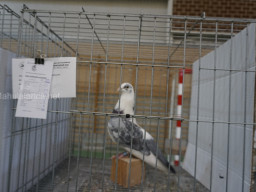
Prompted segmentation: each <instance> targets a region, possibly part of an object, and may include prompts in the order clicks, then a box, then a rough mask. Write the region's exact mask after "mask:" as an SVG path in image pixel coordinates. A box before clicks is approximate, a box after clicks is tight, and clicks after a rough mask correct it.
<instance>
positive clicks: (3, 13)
mask: <svg viewBox="0 0 256 192" xmlns="http://www.w3.org/2000/svg"><path fill="white" fill-rule="evenodd" d="M4 17H5V9H2V24H1V25H2V27H1V28H2V29H1V38H0V47H3V41H4V21H5V19H4Z"/></svg>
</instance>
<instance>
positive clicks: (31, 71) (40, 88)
mask: <svg viewBox="0 0 256 192" xmlns="http://www.w3.org/2000/svg"><path fill="white" fill-rule="evenodd" d="M52 71H53V62H52V61H45V63H44V64H43V65H40V64H31V63H26V62H25V63H24V66H23V73H22V80H21V85H20V93H19V97H18V103H17V109H16V115H15V116H16V117H29V118H39V119H46V116H47V108H48V99H49V93H50V88H51V81H52Z"/></svg>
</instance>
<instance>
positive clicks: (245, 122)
mask: <svg viewBox="0 0 256 192" xmlns="http://www.w3.org/2000/svg"><path fill="white" fill-rule="evenodd" d="M245 44H246V46H245V47H246V50H245V54H246V55H245V68H244V117H243V119H244V125H243V129H244V133H243V169H242V192H244V182H245V163H246V162H245V161H246V159H245V150H246V127H247V119H246V117H247V78H248V77H247V74H248V73H247V70H248V68H249V66H248V52H249V34H248V25H247V27H246V42H245ZM241 68H242V66H241Z"/></svg>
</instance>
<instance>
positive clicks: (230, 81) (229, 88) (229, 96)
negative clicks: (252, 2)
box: [226, 22, 234, 192]
mask: <svg viewBox="0 0 256 192" xmlns="http://www.w3.org/2000/svg"><path fill="white" fill-rule="evenodd" d="M233 27H234V23H233V22H232V23H231V29H230V36H231V39H230V58H229V59H230V62H229V87H228V136H227V161H226V166H227V167H226V192H228V187H229V186H228V180H229V148H230V147H229V146H230V142H229V141H230V120H231V83H232V78H231V75H232V57H233V55H232V51H233Z"/></svg>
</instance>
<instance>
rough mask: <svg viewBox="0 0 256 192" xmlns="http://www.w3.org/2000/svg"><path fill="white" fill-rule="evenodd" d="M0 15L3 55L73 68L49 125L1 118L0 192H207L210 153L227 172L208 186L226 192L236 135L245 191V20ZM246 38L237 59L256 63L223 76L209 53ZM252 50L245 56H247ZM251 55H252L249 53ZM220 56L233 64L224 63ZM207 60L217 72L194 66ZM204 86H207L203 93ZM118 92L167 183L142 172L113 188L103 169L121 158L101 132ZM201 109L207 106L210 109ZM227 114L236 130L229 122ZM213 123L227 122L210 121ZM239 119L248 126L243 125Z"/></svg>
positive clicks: (248, 77) (251, 75) (249, 151)
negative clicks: (166, 170) (135, 180)
mask: <svg viewBox="0 0 256 192" xmlns="http://www.w3.org/2000/svg"><path fill="white" fill-rule="evenodd" d="M0 13H1V15H0V18H1V20H0V21H1V22H0V24H1V30H0V32H1V36H0V45H1V47H2V48H3V49H7V50H9V51H10V52H13V53H15V54H16V55H15V57H31V58H33V57H35V56H36V52H37V50H40V51H41V53H43V54H46V55H47V57H70V56H72V57H77V87H76V89H77V97H76V98H75V99H70V98H66V99H50V100H49V108H48V114H47V119H46V120H40V119H30V118H15V117H14V113H13V111H12V110H10V122H9V125H8V134H7V136H6V138H7V139H6V140H7V142H8V143H9V144H8V152H7V153H6V154H8V158H7V160H6V169H5V173H6V177H5V178H4V180H3V181H2V191H216V188H214V186H216V185H217V184H216V182H215V180H214V179H215V176H216V175H215V171H214V170H215V169H216V165H215V159H217V160H218V157H216V156H215V152H216V151H218V149H219V148H225V149H227V150H226V151H225V153H224V155H223V154H222V156H221V157H219V159H221V160H220V161H222V158H224V160H223V161H224V162H223V164H224V165H225V166H226V168H225V166H224V167H223V168H222V169H221V171H220V173H219V175H218V176H217V177H218V178H221V177H224V178H225V179H224V180H222V181H224V182H223V183H224V184H223V185H221V186H223V188H219V191H231V190H232V186H233V183H232V181H233V180H232V179H233V178H232V177H233V172H232V171H230V170H231V167H232V165H233V164H232V162H233V160H232V158H233V157H234V156H232V155H233V152H232V150H233V148H232V144H233V140H232V136H234V137H235V138H234V139H237V138H236V136H237V135H236V134H234V135H233V132H232V130H235V128H233V127H234V126H238V125H239V126H240V125H241V127H242V128H241V129H242V130H243V131H244V132H243V131H242V133H243V135H242V136H240V137H242V138H243V139H242V140H241V147H242V148H241V151H239V153H240V154H241V157H242V159H241V161H239V163H241V166H242V168H241V171H240V168H239V171H238V172H239V173H241V181H240V184H241V190H240V189H239V190H238V191H248V189H251V190H253V183H254V182H253V176H252V174H251V172H252V171H253V166H252V164H251V163H250V165H248V162H252V161H253V148H252V147H253V145H252V134H253V130H254V128H255V120H254V119H255V118H254V115H255V109H254V108H253V109H252V111H251V108H250V106H249V107H248V105H249V104H247V103H248V102H249V101H251V100H252V102H250V105H251V106H254V103H253V100H254V99H250V98H251V97H253V98H255V97H254V92H255V91H254V81H255V39H253V38H252V39H249V35H248V33H249V32H248V29H247V27H248V26H249V25H250V24H251V23H255V21H254V20H242V19H229V18H207V17H204V15H202V17H189V16H169V15H137V14H115V13H87V12H84V11H82V12H62V11H47V10H31V9H29V8H28V7H24V9H23V10H22V11H21V15H18V14H17V13H15V12H13V11H12V10H11V9H10V8H9V7H8V6H1V7H0ZM254 28H255V27H254ZM245 29H246V30H247V33H246V34H247V36H246V37H247V38H246V39H245V41H242V42H241V44H243V43H244V42H245V48H246V49H245V50H244V51H245V55H246V57H245V58H244V57H242V58H244V59H243V64H244V63H248V61H249V57H251V55H249V53H248V54H247V52H250V53H251V52H254V53H251V54H252V57H253V56H254V58H253V61H254V62H252V63H251V64H250V65H249V64H248V65H245V67H244V66H242V64H241V66H242V67H239V66H238V67H237V68H233V67H232V61H227V62H228V63H229V64H230V63H231V64H230V65H227V66H226V68H225V67H222V66H219V65H218V63H219V62H221V61H219V60H218V58H219V57H218V56H219V55H220V54H221V53H219V52H218V51H217V50H218V49H219V48H220V47H221V46H223V45H226V42H227V41H228V40H231V42H232V39H233V38H235V37H236V35H237V34H239V33H240V32H241V31H242V30H245ZM254 32H255V30H254ZM250 40H253V43H254V45H252V46H249V41H250ZM233 44H235V43H234V41H233ZM231 47H232V46H231ZM251 47H252V48H253V50H252V51H250V50H251V49H248V48H251ZM211 53H212V54H211ZM217 53H218V54H219V55H217ZM227 53H228V56H229V57H230V58H232V53H233V52H232V51H231V52H230V53H229V52H227ZM208 55H213V56H214V55H215V57H213V58H215V59H213V60H214V62H213V64H212V63H211V62H210V61H209V62H208V61H207V62H208V63H211V64H212V65H203V63H204V60H203V57H204V56H208ZM233 55H234V54H233ZM207 62H206V63H207ZM214 63H215V64H214ZM186 71H192V73H186ZM235 73H241V74H242V75H243V78H245V80H243V81H242V83H243V85H244V86H241V87H240V86H237V87H238V90H237V91H238V92H242V93H244V94H243V97H242V98H237V99H238V100H239V99H240V100H241V103H244V105H239V106H240V107H242V108H243V107H244V110H243V111H242V112H241V111H239V110H237V111H236V110H235V109H234V108H233V107H232V106H233V104H234V103H233V101H238V100H237V99H236V98H234V94H233V92H232V90H233V89H234V87H233V86H234V85H233V83H238V84H239V82H236V80H233V79H232V78H231V76H232V75H233V74H235ZM226 76H227V77H230V79H229V81H228V82H229V83H228V84H227V86H226V89H225V90H222V91H223V95H220V96H219V95H217V93H216V94H215V92H217V89H218V87H217V85H219V84H218V83H219V79H218V77H220V79H221V78H224V77H226ZM67 78H68V77H67ZM210 79H212V81H211V82H212V83H213V84H212V85H211V86H210V87H209V85H208V86H207V82H209V81H210ZM122 82H130V83H131V84H132V85H133V87H134V90H135V95H136V101H135V109H134V110H135V115H134V116H132V118H136V119H137V122H138V124H139V125H140V126H141V127H143V128H144V129H145V130H146V131H148V132H149V133H150V134H151V135H152V136H153V137H154V138H155V140H156V142H157V145H158V147H159V149H161V151H162V152H163V153H164V154H165V155H166V158H168V161H169V162H171V164H172V165H173V166H174V165H175V162H177V160H178V163H176V165H177V166H176V167H175V169H176V171H177V173H176V174H175V175H174V174H171V173H170V174H168V175H165V174H163V173H162V172H160V171H157V170H156V169H154V168H151V167H148V166H147V165H146V164H145V165H144V163H143V167H144V166H145V168H146V169H145V177H142V181H141V183H140V184H139V185H136V186H130V185H128V187H122V186H120V185H119V184H118V183H117V177H116V178H115V181H111V179H110V174H111V173H110V172H111V166H112V160H111V157H112V156H113V155H117V154H118V153H120V152H122V151H123V149H122V147H121V146H119V145H117V144H115V143H113V142H112V141H111V139H110V137H109V136H108V132H107V123H108V120H109V118H110V116H111V115H113V114H112V110H113V108H114V106H115V104H116V102H117V100H118V99H119V96H120V95H119V94H118V92H117V88H118V87H120V85H121V84H122ZM180 82H182V83H180ZM240 83H241V82H240ZM205 85H206V87H208V88H209V89H210V91H209V90H208V92H209V93H210V96H209V97H210V98H209V100H207V96H203V94H204V93H203V92H204V91H206V89H205V88H204V86H205ZM245 87H246V89H245ZM244 89H245V90H244ZM248 90H250V91H251V92H250V94H249V93H248ZM235 93H236V92H235ZM247 93H248V94H247ZM251 94H253V96H252V95H251ZM177 95H180V96H177ZM212 95H213V96H212ZM219 97H220V98H219ZM222 97H225V102H226V103H228V106H227V108H228V110H227V111H224V112H222V111H218V110H220V109H221V108H218V103H221V102H220V101H219V100H221V98H222ZM249 97H250V98H249ZM246 98H249V99H246ZM201 100H202V102H203V103H201ZM10 102H11V103H9V108H10V109H11V108H14V110H15V107H16V100H11V101H10ZM204 102H205V103H208V104H209V105H211V106H210V107H209V108H207V106H208V105H207V104H205V103H204ZM180 103H181V104H182V106H181V107H179V104H180ZM220 105H221V104H220ZM204 106H205V107H204ZM246 106H247V107H246ZM233 110H234V111H235V113H237V114H236V115H237V116H238V117H239V118H237V120H234V119H232V118H233V116H232V114H233ZM223 113H224V114H223ZM217 114H221V116H225V117H227V119H226V118H224V119H221V118H218V115H217ZM247 116H250V117H251V118H249V119H246V117H247ZM240 117H241V118H240ZM178 125H179V126H178ZM219 125H221V126H222V127H223V130H225V131H226V132H225V134H224V135H225V137H226V140H227V142H224V143H221V142H222V141H220V140H218V138H217V136H215V134H216V133H217V132H218V128H219ZM203 126H205V127H206V128H205V129H204V128H202V127H203ZM176 127H182V128H181V129H177V128H176ZM205 130H208V131H209V132H205ZM247 130H249V132H248V133H247ZM202 134H204V135H202ZM239 134H240V132H239ZM250 134H251V137H250ZM204 136H205V137H204ZM193 138H194V139H193ZM201 139H202V140H207V142H210V143H209V146H204V143H203V142H201ZM247 140H248V143H247V142H246V141H247ZM190 143H193V144H194V145H193V146H194V148H193V149H189V148H188V147H189V146H192V145H191V144H190ZM250 144H251V145H250ZM199 147H201V148H199ZM204 148H209V149H210V151H208V152H209V154H210V155H209V159H210V160H209V163H208V166H206V167H205V166H204V165H203V163H202V161H201V160H202V159H201V156H200V155H199V154H200V150H201V149H204ZM239 149H240V148H239ZM192 152H194V153H192ZM193 154H194V155H193ZM195 154H196V155H195ZM217 156H218V155H217ZM130 158H131V156H130ZM177 158H178V159H177ZM186 159H187V160H186ZM191 159H192V160H191ZM185 161H186V162H187V163H186V162H185ZM183 162H184V163H183ZM191 162H192V163H191ZM201 163H202V164H201ZM183 165H184V166H183ZM185 167H187V168H185ZM198 169H203V170H204V169H207V170H205V172H206V173H207V176H206V177H205V179H206V180H207V181H205V180H203V179H202V178H201V177H200V176H199V175H201V171H200V170H199V171H198ZM247 169H249V172H250V173H248V172H247ZM223 170H224V171H223ZM225 170H226V171H225ZM117 171H118V170H117V169H116V170H115V173H116V175H117ZM137 171H138V172H141V171H143V169H141V170H137ZM248 175H249V176H248ZM129 177H132V173H131V171H129ZM221 179H223V178H221ZM217 191H218V190H217Z"/></svg>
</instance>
